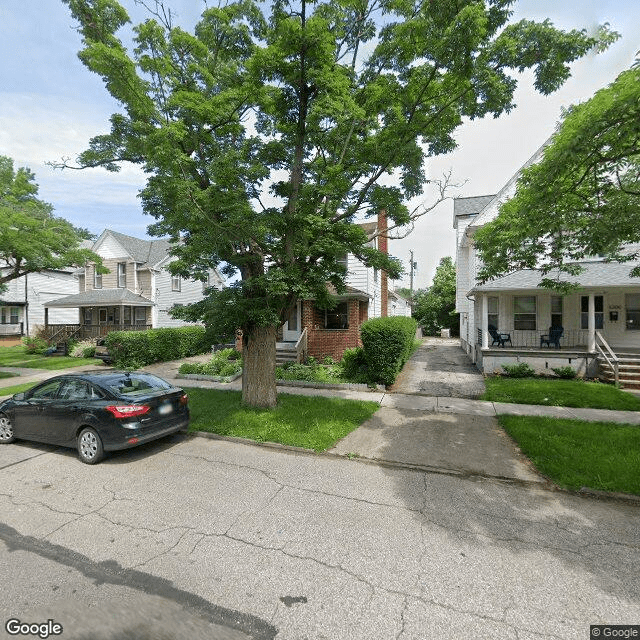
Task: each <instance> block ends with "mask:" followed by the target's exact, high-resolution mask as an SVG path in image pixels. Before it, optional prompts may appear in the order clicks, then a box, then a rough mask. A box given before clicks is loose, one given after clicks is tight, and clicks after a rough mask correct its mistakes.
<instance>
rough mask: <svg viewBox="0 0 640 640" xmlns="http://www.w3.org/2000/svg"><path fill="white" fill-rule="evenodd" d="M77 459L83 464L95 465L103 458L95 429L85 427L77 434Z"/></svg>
mask: <svg viewBox="0 0 640 640" xmlns="http://www.w3.org/2000/svg"><path fill="white" fill-rule="evenodd" d="M78 457H79V458H80V460H81V461H82V462H84V463H85V464H97V463H98V462H100V460H102V458H103V457H104V449H103V447H102V440H101V439H100V436H99V435H98V432H97V431H96V430H95V429H92V428H91V427H85V428H84V429H83V430H82V431H81V432H80V433H79V434H78Z"/></svg>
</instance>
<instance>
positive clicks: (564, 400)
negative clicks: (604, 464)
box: [481, 376, 640, 411]
mask: <svg viewBox="0 0 640 640" xmlns="http://www.w3.org/2000/svg"><path fill="white" fill-rule="evenodd" d="M485 385H486V387H487V391H486V393H485V394H484V395H483V396H482V398H481V399H482V400H490V401H492V402H511V403H518V404H542V405H548V406H556V407H587V408H591V409H617V410H622V411H640V398H638V397H637V396H634V395H632V394H631V393H627V392H626V391H621V390H620V389H616V387H614V386H613V385H608V384H602V383H600V382H584V381H583V380H560V379H556V378H507V377H503V376H493V377H489V378H486V379H485Z"/></svg>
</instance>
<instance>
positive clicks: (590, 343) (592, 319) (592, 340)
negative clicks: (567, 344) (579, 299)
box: [587, 293, 596, 352]
mask: <svg viewBox="0 0 640 640" xmlns="http://www.w3.org/2000/svg"><path fill="white" fill-rule="evenodd" d="M588 318H589V321H588V324H587V329H588V333H589V335H588V337H587V350H588V351H589V352H593V351H595V350H596V303H595V296H594V295H593V293H590V294H589V315H588Z"/></svg>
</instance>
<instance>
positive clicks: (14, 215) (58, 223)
mask: <svg viewBox="0 0 640 640" xmlns="http://www.w3.org/2000/svg"><path fill="white" fill-rule="evenodd" d="M87 234H89V232H88V231H87V230H86V229H77V228H75V227H74V226H73V225H72V224H71V223H70V222H68V221H67V220H64V219H63V218H59V217H57V216H54V215H53V207H52V206H51V205H50V204H49V203H47V202H44V201H43V200H40V199H39V198H38V185H37V184H36V183H35V175H34V174H33V172H32V171H31V170H30V169H28V168H25V167H20V168H19V169H18V170H17V171H15V170H14V168H13V160H11V158H8V157H6V156H0V267H2V270H1V271H0V288H3V287H4V286H5V284H6V283H7V282H9V281H10V280H14V279H15V278H19V277H20V276H23V275H26V274H29V273H36V272H38V271H44V270H45V269H62V268H65V267H71V266H83V265H85V264H86V263H87V262H88V261H91V262H96V263H97V264H98V265H99V267H101V266H102V261H101V259H100V258H99V257H98V256H97V255H96V254H94V253H93V252H92V251H90V250H88V249H84V248H82V247H81V244H80V243H81V241H82V240H83V239H85V238H87Z"/></svg>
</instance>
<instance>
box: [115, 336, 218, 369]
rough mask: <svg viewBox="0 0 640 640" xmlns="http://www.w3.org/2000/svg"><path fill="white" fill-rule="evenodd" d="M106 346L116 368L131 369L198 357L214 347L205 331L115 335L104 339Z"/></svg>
mask: <svg viewBox="0 0 640 640" xmlns="http://www.w3.org/2000/svg"><path fill="white" fill-rule="evenodd" d="M105 344H106V346H107V349H108V350H109V353H110V354H111V356H112V359H113V364H114V365H115V366H116V367H119V368H129V369H134V368H139V367H144V366H145V365H148V364H153V363H154V362H166V361H168V360H178V359H179V358H184V357H186V356H195V355H198V354H199V353H205V352H206V351H208V350H209V349H210V347H211V345H210V344H209V343H208V340H207V339H206V338H205V330H204V327H179V328H167V329H147V330H146V331H112V332H111V333H109V334H108V335H107V337H106V338H105Z"/></svg>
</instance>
